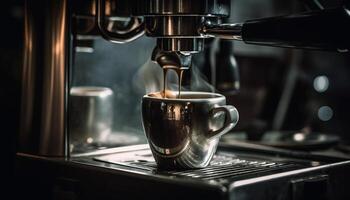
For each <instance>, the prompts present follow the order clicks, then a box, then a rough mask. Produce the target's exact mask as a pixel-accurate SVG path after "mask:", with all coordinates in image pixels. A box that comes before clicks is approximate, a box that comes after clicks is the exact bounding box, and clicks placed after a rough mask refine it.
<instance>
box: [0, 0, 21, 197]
mask: <svg viewBox="0 0 350 200" xmlns="http://www.w3.org/2000/svg"><path fill="white" fill-rule="evenodd" d="M23 3H24V1H21V0H13V1H4V2H2V5H1V6H0V18H1V27H2V28H1V42H0V75H1V78H0V91H1V92H0V105H1V108H0V110H1V112H0V114H1V117H0V120H1V122H0V124H1V129H0V134H1V145H0V146H1V154H2V156H3V160H2V161H1V167H2V168H3V171H2V174H3V175H4V176H2V177H3V178H4V183H5V184H3V185H4V186H5V188H4V189H2V191H4V192H5V193H7V192H10V190H9V188H7V187H8V186H10V187H11V186H13V183H12V181H13V179H12V176H13V173H14V167H13V166H14V155H15V154H14V153H15V138H16V135H17V132H18V124H19V112H20V84H21V81H20V80H21V78H20V76H21V73H20V68H21V64H22V46H23V10H22V7H23ZM2 195H3V194H2Z"/></svg>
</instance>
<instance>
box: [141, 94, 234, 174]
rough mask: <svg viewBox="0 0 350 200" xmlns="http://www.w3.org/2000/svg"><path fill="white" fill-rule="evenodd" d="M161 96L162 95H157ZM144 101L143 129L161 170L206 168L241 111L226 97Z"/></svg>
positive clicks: (153, 96)
mask: <svg viewBox="0 0 350 200" xmlns="http://www.w3.org/2000/svg"><path fill="white" fill-rule="evenodd" d="M158 95H159V93H158ZM156 96H157V93H152V94H149V95H145V96H144V97H143V99H142V118H143V126H144V130H145V133H146V136H147V139H148V143H149V145H150V147H151V150H152V153H153V156H154V158H155V160H156V162H157V165H158V167H159V168H165V169H179V168H180V169H181V168H202V167H206V166H207V165H208V164H209V162H210V160H211V158H212V156H213V154H214V153H215V151H216V147H217V144H218V141H219V138H220V136H221V135H223V134H225V133H227V132H228V131H229V130H231V129H232V128H233V127H234V126H235V125H236V124H237V122H238V111H237V110H236V108H235V107H233V106H230V105H225V104H226V99H225V97H224V96H222V95H220V94H215V93H205V92H183V93H182V94H181V99H163V98H157V97H156Z"/></svg>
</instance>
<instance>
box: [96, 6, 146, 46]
mask: <svg viewBox="0 0 350 200" xmlns="http://www.w3.org/2000/svg"><path fill="white" fill-rule="evenodd" d="M105 18H106V5H105V1H104V0H96V21H97V27H98V30H99V32H100V34H101V36H102V37H103V38H105V39H106V40H108V41H110V42H114V43H125V42H130V41H133V40H136V39H137V38H139V37H141V36H142V35H143V34H144V23H143V21H142V20H140V19H138V18H136V17H134V18H131V23H130V24H131V25H130V27H129V28H128V29H127V30H123V32H117V31H114V32H110V31H108V30H107V29H106V22H105Z"/></svg>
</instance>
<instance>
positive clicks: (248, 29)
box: [16, 0, 350, 200]
mask: <svg viewBox="0 0 350 200" xmlns="http://www.w3.org/2000/svg"><path fill="white" fill-rule="evenodd" d="M347 6H348V4H344V5H343V6H341V7H338V8H334V9H330V10H324V11H313V12H308V13H303V14H299V15H292V16H285V17H275V18H266V19H257V20H251V21H246V22H244V23H237V24H226V23H225V24H223V23H221V22H222V21H223V20H225V18H227V17H228V16H229V15H230V10H231V1H230V0H205V1H199V0H129V1H124V0H96V1H93V0H79V1H73V0H60V1H44V2H40V4H39V3H38V2H35V1H33V0H27V1H26V3H25V23H24V25H25V27H24V60H23V62H24V63H23V70H22V78H23V79H22V81H23V84H22V105H21V123H20V133H19V137H18V152H17V156H16V178H17V180H18V183H19V185H18V187H20V188H21V190H22V189H23V191H24V192H23V193H21V194H18V195H19V196H21V197H22V195H25V196H33V197H36V198H38V199H50V198H52V199H62V198H63V199H82V198H86V199H107V198H116V199H117V198H127V199H139V198H143V199H144V198H147V199H148V198H153V199H163V198H167V199H180V198H182V199H190V198H191V199H193V198H195V199H199V198H203V199H209V198H215V199H257V198H259V199H295V200H296V199H307V198H312V199H349V198H350V193H349V192H348V191H347V184H348V183H349V180H350V175H349V173H348V172H349V170H350V161H349V160H348V159H347V158H346V157H337V156H330V155H322V154H317V153H308V152H295V151H290V150H281V149H278V148H273V147H264V146H260V145H253V144H245V145H242V144H241V143H233V144H231V143H230V144H227V143H223V144H221V145H219V149H218V152H217V154H216V155H215V156H214V159H213V160H212V162H211V164H210V166H209V167H207V168H204V169H195V170H184V171H161V170H158V169H157V168H156V166H155V162H154V160H153V157H152V155H151V153H150V150H149V148H148V146H147V145H142V144H141V145H132V146H124V147H116V146H115V145H107V146H103V148H99V149H91V148H90V147H89V148H87V149H85V150H83V151H76V147H75V146H74V144H73V139H72V137H71V134H72V129H71V128H70V125H71V124H73V122H72V120H73V119H72V116H71V115H70V114H69V113H70V110H71V109H72V107H71V104H70V101H71V100H72V97H71V95H70V94H71V89H72V87H73V85H74V84H73V81H74V80H73V76H74V75H75V74H79V72H77V71H76V70H75V66H74V65H75V63H76V58H77V56H76V52H77V51H91V49H92V48H91V47H92V43H93V41H94V40H95V39H97V38H100V37H101V36H102V37H103V38H104V39H106V40H107V41H110V42H112V43H129V42H131V43H133V42H134V40H136V39H137V38H139V37H141V36H142V35H143V34H146V36H148V37H151V38H156V42H154V41H151V42H154V46H155V47H154V48H153V47H152V48H153V55H152V56H151V52H149V57H150V58H151V59H152V60H154V61H155V62H157V63H158V64H159V65H160V66H163V65H166V64H168V63H169V62H170V63H172V64H174V63H175V65H177V66H179V67H181V66H188V67H187V68H190V67H189V66H190V64H188V63H191V59H192V57H193V56H194V55H196V54H197V53H200V52H203V51H205V46H206V45H205V44H206V42H207V40H210V39H211V38H215V37H217V38H223V39H232V40H243V41H244V42H246V43H253V44H261V45H269V46H282V47H296V48H306V49H321V50H335V51H342V52H343V51H347V49H348V48H349V47H350V45H349V41H350V40H349V39H348V35H350V33H349V30H347V29H346V30H345V29H343V27H344V24H345V25H349V21H350V20H349V18H350V14H349V13H350V12H349V9H348V7H347ZM332 19H337V20H338V21H340V22H342V23H343V24H340V25H339V24H336V23H327V22H329V21H330V20H332ZM320 20H321V21H323V23H316V22H319V21H320ZM325 23H326V24H329V25H330V26H331V28H329V29H328V28H327V27H326V29H325V27H324V24H325ZM298 27H304V29H298ZM337 30H342V31H341V32H340V31H337ZM304 32H307V34H303V33H304ZM315 35H317V37H316V36H315ZM116 45H118V44H116ZM121 48H122V47H121ZM109 59H112V58H109ZM127 62H130V61H127ZM116 67H125V66H116ZM231 80H232V81H231V82H230V83H229V84H228V88H229V90H238V89H239V84H237V82H238V83H239V77H237V76H233V79H231ZM124 98H127V97H124ZM91 140H92V139H91ZM126 141H128V138H127V139H126ZM136 143H137V142H136ZM139 143H140V142H139ZM141 143H142V142H141ZM117 146H118V145H117ZM119 146H120V145H119ZM33 183H34V184H33Z"/></svg>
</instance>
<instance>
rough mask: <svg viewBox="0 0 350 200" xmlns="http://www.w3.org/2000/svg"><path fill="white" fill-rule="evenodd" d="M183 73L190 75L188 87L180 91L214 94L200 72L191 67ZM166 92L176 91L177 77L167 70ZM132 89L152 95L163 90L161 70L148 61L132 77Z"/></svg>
mask: <svg viewBox="0 0 350 200" xmlns="http://www.w3.org/2000/svg"><path fill="white" fill-rule="evenodd" d="M184 73H191V81H190V86H188V85H187V86H183V87H181V90H182V91H189V90H191V91H205V92H215V88H214V87H213V86H212V85H211V84H209V83H208V82H207V81H206V77H205V76H204V75H202V74H201V72H200V70H199V69H198V68H197V67H196V66H195V65H192V67H191V70H187V71H185V72H184ZM166 84H167V85H166V86H167V90H172V91H177V90H178V77H177V74H176V73H175V71H173V70H169V71H168V73H167V83H166ZM133 87H134V89H135V90H137V91H139V92H140V93H145V94H149V93H154V92H159V91H162V90H163V70H162V68H161V67H160V66H159V65H158V64H157V63H155V62H152V61H151V60H150V59H149V60H147V61H146V63H145V64H143V65H142V67H141V68H140V69H139V70H138V71H137V73H136V74H135V76H134V77H133Z"/></svg>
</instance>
